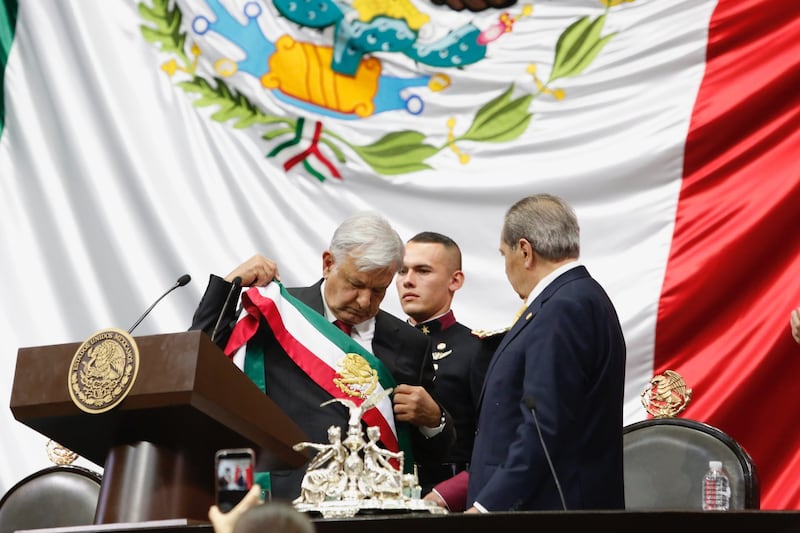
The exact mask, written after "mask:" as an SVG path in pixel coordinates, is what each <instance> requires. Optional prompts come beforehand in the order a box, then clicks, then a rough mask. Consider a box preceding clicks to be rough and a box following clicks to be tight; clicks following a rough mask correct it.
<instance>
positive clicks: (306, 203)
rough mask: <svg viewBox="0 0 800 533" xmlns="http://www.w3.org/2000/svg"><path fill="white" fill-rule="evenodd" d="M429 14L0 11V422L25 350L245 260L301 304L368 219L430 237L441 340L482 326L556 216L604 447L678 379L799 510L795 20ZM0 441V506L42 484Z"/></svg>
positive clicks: (118, 323) (176, 6)
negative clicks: (609, 397) (607, 437)
mask: <svg viewBox="0 0 800 533" xmlns="http://www.w3.org/2000/svg"><path fill="white" fill-rule="evenodd" d="M451 2H453V3H454V5H455V7H458V6H457V4H455V2H454V0H442V1H437V2H433V1H429V0H396V1H394V2H373V1H364V0H355V1H353V2H345V1H344V0H338V1H337V0H323V1H321V2H315V3H307V4H302V6H305V7H301V8H299V9H296V8H297V6H298V5H299V4H295V3H293V2H291V1H289V0H274V1H268V0H247V1H245V0H141V1H136V0H118V1H115V2H108V1H106V0H35V1H32V0H28V1H24V2H17V1H14V0H3V1H2V2H0V62H1V64H2V65H1V66H2V68H0V80H1V81H2V92H0V186H2V189H0V202H2V208H1V209H0V246H2V250H1V251H2V254H1V255H0V257H2V259H0V279H2V280H3V282H2V298H0V306H2V312H0V398H6V400H5V401H7V399H8V398H9V397H10V392H11V387H12V383H13V377H14V368H15V359H16V353H17V350H18V349H19V348H20V347H26V346H37V345H49V344H58V343H63V342H78V341H82V340H84V339H85V338H87V337H88V336H89V335H90V334H91V333H92V332H94V331H96V330H98V329H102V328H106V327H119V328H123V329H126V328H128V327H129V326H130V325H131V324H133V323H134V321H135V320H136V318H137V317H138V316H139V315H140V314H141V313H142V311H143V310H144V309H146V308H147V307H148V305H149V304H150V303H152V302H153V301H154V300H155V299H156V298H157V297H158V296H159V295H160V294H161V293H162V292H163V291H164V290H165V289H167V288H169V287H170V286H171V285H172V284H173V283H174V280H175V279H177V278H178V277H179V276H180V275H182V274H184V273H188V274H190V275H191V276H192V278H193V281H192V283H190V284H189V285H188V286H187V287H185V288H182V289H180V290H178V291H175V292H174V293H172V294H171V295H170V296H169V297H168V298H166V299H164V300H163V301H162V302H161V303H160V304H159V306H158V307H157V308H155V310H154V311H153V312H152V314H151V315H150V316H148V317H147V318H146V319H145V320H144V321H143V322H142V324H141V325H140V326H139V327H138V328H137V329H136V331H135V334H136V335H145V334H153V333H169V332H177V331H183V330H185V329H186V328H188V326H189V324H190V322H191V316H192V312H193V310H194V308H195V306H196V305H197V303H198V301H199V299H200V296H201V294H202V292H203V289H204V287H205V284H206V282H207V279H208V275H209V274H210V273H216V274H220V275H225V274H227V273H228V272H230V270H231V269H232V268H233V267H234V266H236V265H238V264H239V263H240V262H242V261H244V260H246V259H247V258H249V257H250V256H251V255H253V254H255V253H262V254H264V255H267V256H268V257H272V258H274V259H276V260H277V261H278V264H279V267H280V272H281V277H282V281H283V282H284V284H285V285H287V286H292V285H307V284H311V283H313V282H315V281H316V280H317V279H318V278H319V276H320V274H321V262H322V261H321V252H322V251H323V250H324V249H325V247H326V246H327V244H328V241H329V239H330V237H331V234H332V233H333V230H334V228H335V227H336V225H337V224H338V223H339V222H340V221H341V220H343V219H344V218H345V217H346V216H348V215H350V214H351V213H353V212H355V211H358V210H363V209H374V210H377V211H380V212H381V213H383V214H385V215H386V217H387V218H389V219H390V220H391V221H392V223H393V224H394V225H395V227H396V228H397V230H398V231H399V233H400V234H401V236H402V237H403V238H409V237H411V236H412V235H413V234H415V233H417V232H418V231H422V230H434V231H440V232H442V233H445V234H448V235H450V236H451V237H453V238H454V239H455V240H456V241H457V242H458V243H459V244H460V245H461V247H462V250H463V253H464V270H465V272H466V286H465V287H464V288H463V289H462V290H461V291H460V292H459V293H458V294H457V296H456V300H455V303H454V309H455V313H456V316H457V318H458V319H459V320H460V321H462V322H464V323H466V324H468V325H469V326H471V327H474V328H493V327H502V326H504V325H506V324H507V323H508V321H509V320H511V319H512V317H513V315H514V312H515V310H516V309H517V308H518V307H519V300H518V298H517V297H516V296H515V295H514V294H513V291H512V290H511V288H510V286H509V285H508V282H507V281H506V279H505V276H504V273H503V262H502V258H501V256H500V254H499V253H498V251H497V248H498V245H499V231H500V227H501V223H502V217H503V214H504V212H505V210H506V209H507V208H508V207H509V206H510V205H511V204H512V203H513V202H514V201H516V200H517V199H519V198H521V197H522V196H525V195H528V194H532V193H538V192H549V193H554V194H558V195H561V196H563V197H565V198H566V199H567V200H568V201H570V202H571V203H572V204H573V205H574V207H575V209H576V211H577V214H578V217H579V219H580V223H581V229H582V260H583V261H584V263H585V264H586V265H587V267H588V268H589V271H590V272H591V273H592V274H593V275H594V276H595V277H596V278H597V279H598V280H599V281H600V282H601V283H602V284H603V285H604V286H605V288H606V289H607V290H608V292H609V294H610V295H611V297H612V299H613V301H614V303H615V305H616V306H617V309H618V312H619V315H620V317H621V320H622V323H623V328H624V331H625V335H626V340H627V344H628V365H627V374H626V383H627V386H626V401H625V420H626V423H630V422H634V421H636V420H639V419H642V418H645V417H646V416H647V415H646V412H645V411H644V409H643V408H642V405H641V402H640V393H641V392H642V391H643V390H644V388H645V387H646V386H647V385H648V383H649V380H650V379H651V377H653V375H654V374H660V373H663V372H664V371H665V370H673V371H675V372H678V373H679V374H680V375H681V376H683V378H684V379H685V380H686V382H687V384H688V386H689V387H691V389H692V391H693V394H692V400H691V402H690V404H689V407H688V409H687V410H686V411H685V412H683V413H682V414H681V416H685V417H689V418H695V419H698V420H701V421H704V422H707V423H709V424H712V425H714V426H716V427H718V428H720V429H722V430H724V431H726V432H728V433H729V434H730V435H732V436H733V437H734V438H735V439H737V440H738V441H739V442H740V443H741V444H742V445H744V447H745V448H746V449H747V451H748V452H749V453H750V454H751V455H752V456H753V457H754V459H755V461H756V463H757V466H758V472H759V475H760V478H761V483H762V507H763V508H765V509H794V508H798V506H800V485H798V483H797V479H798V478H800V424H798V420H800V401H798V400H797V394H796V386H795V376H796V375H798V373H800V346H798V345H797V344H795V343H794V342H793V340H792V338H791V336H790V332H789V325H788V324H789V313H790V311H791V309H793V308H794V307H797V306H798V305H800V157H799V156H800V3H797V2H793V1H786V0H670V1H664V0H627V1H626V0H558V1H544V0H532V1H516V2H514V1H513V0H508V1H506V2H504V4H505V6H504V7H500V8H493V7H488V6H482V5H479V4H480V0H475V1H474V3H471V4H470V5H471V6H473V9H474V11H471V10H469V9H462V10H460V11H459V10H456V9H453V8H452V7H451V6H450V5H449V4H450V3H451ZM495 5H497V3H495ZM308 6H312V7H313V9H314V10H312V9H306V8H307V7H308ZM484 7H485V9H482V8H484ZM384 308H385V309H386V310H388V311H390V312H394V313H395V314H397V315H400V316H402V310H401V309H400V306H399V304H398V301H397V298H396V294H395V291H394V289H393V288H392V289H390V290H389V291H388V294H387V297H386V300H385V303H384ZM65 380H66V377H65ZM6 405H8V404H7V403H6ZM0 433H2V435H3V438H2V444H1V445H0V446H2V453H0V492H4V491H5V490H6V489H7V488H9V487H10V486H11V485H12V484H13V483H15V482H16V481H17V480H19V479H21V478H22V477H24V475H26V474H28V473H30V472H32V471H34V470H36V469H38V468H41V467H43V466H46V465H47V464H48V462H47V458H46V454H45V443H46V438H45V437H44V436H42V435H40V434H38V433H36V432H34V431H32V430H30V429H29V428H27V427H26V426H24V425H23V424H21V423H19V422H17V421H16V420H15V419H14V418H13V416H12V414H11V412H10V410H9V409H7V408H6V409H0ZM100 466H102V465H100ZM698 482H699V481H698Z"/></svg>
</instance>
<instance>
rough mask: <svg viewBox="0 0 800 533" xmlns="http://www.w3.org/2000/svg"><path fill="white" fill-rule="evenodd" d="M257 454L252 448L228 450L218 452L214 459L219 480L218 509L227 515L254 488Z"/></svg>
mask: <svg viewBox="0 0 800 533" xmlns="http://www.w3.org/2000/svg"><path fill="white" fill-rule="evenodd" d="M255 462H256V456H255V452H254V451H253V450H252V449H250V448H226V449H223V450H219V451H217V453H216V455H215V459H214V463H215V473H216V479H217V488H216V500H217V507H219V509H220V511H222V512H223V513H227V512H228V511H230V510H231V509H233V507H234V506H235V505H236V504H237V503H239V502H240V501H242V498H244V496H245V494H247V491H249V490H250V487H252V486H253V469H254V468H255Z"/></svg>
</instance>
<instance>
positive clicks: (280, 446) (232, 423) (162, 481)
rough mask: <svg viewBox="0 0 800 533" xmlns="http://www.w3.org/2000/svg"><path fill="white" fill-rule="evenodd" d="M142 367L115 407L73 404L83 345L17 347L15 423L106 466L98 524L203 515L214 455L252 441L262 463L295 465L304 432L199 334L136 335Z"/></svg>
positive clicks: (210, 498)
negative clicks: (72, 375)
mask: <svg viewBox="0 0 800 533" xmlns="http://www.w3.org/2000/svg"><path fill="white" fill-rule="evenodd" d="M134 340H135V341H136V345H137V346H138V350H139V361H140V364H139V370H138V375H137V377H136V380H135V381H134V383H133V386H132V388H131V389H130V391H129V393H128V395H127V396H126V397H125V399H124V400H122V402H121V403H120V404H119V405H117V406H116V407H113V408H112V409H110V410H108V411H106V412H103V413H98V414H91V413H87V412H85V411H83V410H81V409H80V408H78V407H77V406H76V405H75V404H74V403H73V401H72V398H71V397H70V393H69V389H68V375H69V369H70V363H71V361H72V358H73V356H74V355H75V353H76V351H77V350H78V349H79V347H80V346H81V343H70V344H59V345H52V346H39V347H32V348H20V349H19V351H18V354H17V366H16V371H15V374H14V382H13V387H12V391H11V411H12V413H13V415H14V418H16V419H17V420H18V421H20V422H22V423H23V424H25V425H27V426H29V427H31V428H33V429H35V430H36V431H38V432H39V433H41V434H43V435H45V436H47V437H49V438H51V439H53V440H54V441H56V442H58V443H59V444H61V445H63V446H65V447H67V448H69V449H70V450H72V451H74V452H76V453H78V454H80V455H81V456H83V457H85V458H86V459H88V460H90V461H92V462H94V463H96V464H98V465H104V473H103V482H102V485H101V488H100V495H99V500H98V505H97V512H96V514H95V520H94V523H95V524H109V523H122V522H144V521H153V520H167V519H176V518H177V519H185V520H187V521H195V520H196V521H202V522H207V521H208V508H209V506H210V505H212V504H213V503H214V486H215V483H216V476H215V473H214V453H215V452H216V450H218V449H221V448H237V447H252V448H253V449H255V450H256V453H257V455H258V464H259V469H264V470H268V469H276V468H296V467H299V466H302V465H303V464H304V463H305V462H306V460H307V455H306V454H304V453H299V452H295V451H294V450H293V449H292V445H293V444H295V443H297V442H301V441H306V440H308V439H307V437H306V435H305V433H304V432H303V431H302V430H301V429H300V428H299V427H298V426H297V425H296V424H295V423H294V422H293V421H292V420H291V419H290V418H289V417H288V416H287V415H286V414H285V413H284V412H283V411H282V410H281V409H280V408H279V407H278V406H277V405H275V403H273V402H272V400H271V399H270V398H269V397H268V396H266V395H265V394H264V393H262V392H261V390H259V388H258V387H257V386H256V385H255V384H254V383H253V382H252V381H251V380H250V379H249V378H248V377H247V376H246V375H245V374H244V373H243V372H242V371H241V370H239V368H237V367H236V366H235V365H234V364H233V362H231V361H230V360H229V359H228V358H227V357H225V355H224V354H223V353H222V351H221V350H220V349H219V348H218V347H217V346H216V345H214V344H213V343H212V342H211V340H210V338H209V337H208V336H207V335H206V334H205V333H203V332H201V331H188V332H181V333H172V334H164V335H150V336H142V337H136V338H135V339H134Z"/></svg>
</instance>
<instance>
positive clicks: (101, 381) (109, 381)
mask: <svg viewBox="0 0 800 533" xmlns="http://www.w3.org/2000/svg"><path fill="white" fill-rule="evenodd" d="M138 372H139V348H138V346H137V345H136V341H134V340H133V337H132V336H131V335H130V334H129V333H128V332H126V331H123V330H121V329H117V328H108V329H103V330H100V331H98V332H96V333H94V334H92V336H91V337H89V338H88V339H86V340H85V341H84V342H83V344H81V345H80V347H79V348H78V350H77V351H76V352H75V355H74V356H73V357H72V362H71V363H70V365H69V375H68V376H67V387H68V388H69V395H70V397H71V398H72V401H73V403H74V404H75V405H77V406H78V408H80V409H81V410H82V411H85V412H87V413H90V414H97V413H104V412H106V411H108V410H110V409H113V408H114V407H116V406H117V405H119V403H120V402H121V401H122V400H124V399H125V397H126V396H127V395H128V393H129V392H130V390H131V388H132V387H133V384H134V382H135V381H136V375H137V374H138Z"/></svg>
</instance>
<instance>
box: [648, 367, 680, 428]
mask: <svg viewBox="0 0 800 533" xmlns="http://www.w3.org/2000/svg"><path fill="white" fill-rule="evenodd" d="M691 399H692V389H690V388H688V387H687V386H686V382H685V381H684V380H683V377H681V375H680V374H678V373H677V372H675V371H674V370H665V371H664V374H663V375H662V374H659V375H656V376H653V379H651V380H650V383H649V384H648V385H647V387H645V389H644V390H643V391H642V394H641V400H642V405H643V406H644V408H645V410H646V411H647V412H648V413H650V414H651V415H653V417H655V418H669V417H673V416H676V415H677V414H678V413H680V412H681V411H683V410H684V409H686V406H687V405H689V400H691Z"/></svg>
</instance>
